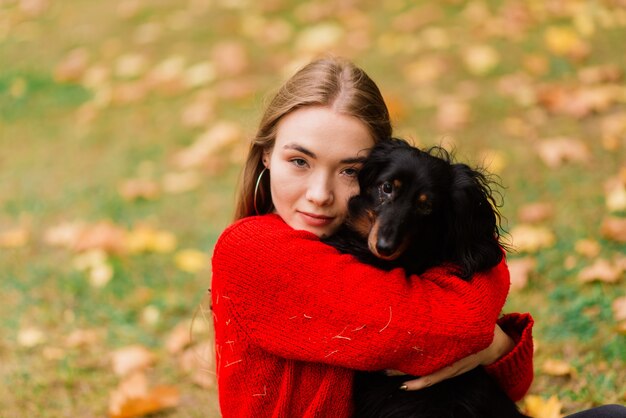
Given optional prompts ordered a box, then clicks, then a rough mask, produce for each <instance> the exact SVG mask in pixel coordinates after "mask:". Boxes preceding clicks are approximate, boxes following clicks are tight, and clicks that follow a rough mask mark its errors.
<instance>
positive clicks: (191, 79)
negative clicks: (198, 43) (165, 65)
mask: <svg viewBox="0 0 626 418" xmlns="http://www.w3.org/2000/svg"><path fill="white" fill-rule="evenodd" d="M216 77H217V71H216V69H215V64H214V63H212V62H210V61H203V62H199V63H197V64H194V65H192V66H191V67H189V68H187V69H186V70H185V72H184V74H183V81H184V83H185V85H186V86H187V87H189V88H196V87H202V86H205V85H207V84H209V83H211V82H213V81H214V80H215V78H216Z"/></svg>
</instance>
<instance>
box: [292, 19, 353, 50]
mask: <svg viewBox="0 0 626 418" xmlns="http://www.w3.org/2000/svg"><path fill="white" fill-rule="evenodd" d="M343 36H344V29H343V28H342V27H341V26H340V25H338V24H335V23H320V24H317V25H313V26H310V27H308V28H306V29H304V30H303V31H302V32H300V35H299V36H298V38H297V39H296V43H295V48H296V51H297V52H300V53H304V54H320V53H323V52H328V51H330V50H332V49H333V48H334V47H335V46H336V45H337V44H338V43H339V41H340V40H341V38H342V37H343Z"/></svg>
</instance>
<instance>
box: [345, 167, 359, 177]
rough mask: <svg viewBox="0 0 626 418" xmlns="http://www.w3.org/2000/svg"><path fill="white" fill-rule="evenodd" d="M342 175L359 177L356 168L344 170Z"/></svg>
mask: <svg viewBox="0 0 626 418" xmlns="http://www.w3.org/2000/svg"><path fill="white" fill-rule="evenodd" d="M343 173H344V174H345V175H347V176H349V177H357V176H358V175H359V170H357V169H356V168H346V169H345V170H343Z"/></svg>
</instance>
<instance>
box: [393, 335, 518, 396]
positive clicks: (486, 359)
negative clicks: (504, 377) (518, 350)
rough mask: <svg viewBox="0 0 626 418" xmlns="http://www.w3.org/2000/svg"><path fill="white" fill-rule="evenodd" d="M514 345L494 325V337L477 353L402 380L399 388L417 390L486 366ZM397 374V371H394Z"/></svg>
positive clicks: (509, 338)
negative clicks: (425, 373) (434, 370)
mask: <svg viewBox="0 0 626 418" xmlns="http://www.w3.org/2000/svg"><path fill="white" fill-rule="evenodd" d="M514 347H515V343H514V341H513V340H512V339H511V337H509V336H508V335H507V334H506V333H505V332H504V331H502V329H501V328H500V327H499V326H497V325H496V328H495V330H494V338H493V342H492V343H491V345H490V346H489V347H487V348H485V349H484V350H482V351H479V352H478V353H475V354H471V355H469V356H467V357H465V358H462V359H461V360H459V361H457V362H456V363H453V364H451V365H449V366H447V367H444V368H443V369H441V370H437V371H436V372H434V373H431V374H429V375H426V376H422V377H420V378H419V379H415V380H410V381H408V382H404V384H403V385H402V386H400V389H402V390H419V389H423V388H425V387H428V386H432V385H434V384H435V383H439V382H441V381H442V380H445V379H449V378H451V377H454V376H458V375H460V374H463V373H465V372H468V371H470V370H472V369H474V368H476V367H478V366H487V365H489V364H491V363H494V362H495V361H496V360H498V359H499V358H500V357H502V356H504V355H505V354H507V353H508V352H509V351H511V350H512V349H513V348H514ZM387 374H388V375H393V374H394V371H389V372H388V373H387ZM396 374H397V373H396Z"/></svg>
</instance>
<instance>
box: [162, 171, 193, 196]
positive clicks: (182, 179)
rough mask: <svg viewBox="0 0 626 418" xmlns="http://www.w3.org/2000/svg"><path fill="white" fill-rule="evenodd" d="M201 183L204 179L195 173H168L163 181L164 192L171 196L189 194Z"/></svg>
mask: <svg viewBox="0 0 626 418" xmlns="http://www.w3.org/2000/svg"><path fill="white" fill-rule="evenodd" d="M201 183H202V178H201V177H200V174H198V173H197V172H195V171H185V172H180V173H167V174H165V175H164V176H163V179H162V187H163V191H164V192H165V193H171V194H178V193H185V192H189V191H191V190H194V189H197V188H198V187H199V186H200V184H201Z"/></svg>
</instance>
